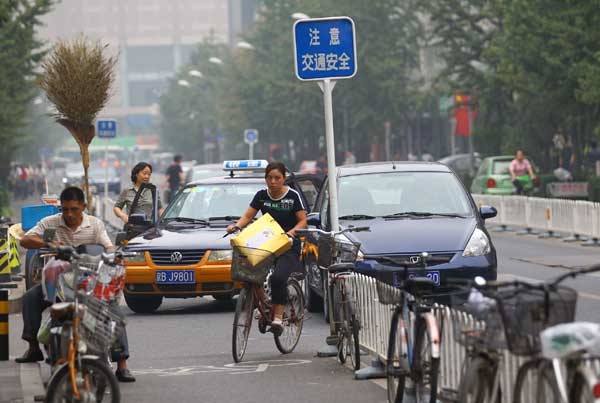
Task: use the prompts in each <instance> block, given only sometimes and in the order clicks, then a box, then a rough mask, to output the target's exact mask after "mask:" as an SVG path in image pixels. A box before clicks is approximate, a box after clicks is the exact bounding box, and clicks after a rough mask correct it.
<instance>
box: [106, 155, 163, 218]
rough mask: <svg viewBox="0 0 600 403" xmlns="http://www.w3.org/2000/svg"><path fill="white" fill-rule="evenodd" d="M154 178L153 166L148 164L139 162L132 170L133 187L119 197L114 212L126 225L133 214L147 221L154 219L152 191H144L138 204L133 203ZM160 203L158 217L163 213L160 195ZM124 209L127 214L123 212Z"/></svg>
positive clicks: (158, 199)
mask: <svg viewBox="0 0 600 403" xmlns="http://www.w3.org/2000/svg"><path fill="white" fill-rule="evenodd" d="M151 176H152V165H150V164H148V163H147V162H139V163H137V164H136V166H134V167H133V169H132V170H131V182H133V186H132V187H130V188H128V189H125V190H123V191H122V192H121V194H120V195H119V199H118V200H117V202H116V203H115V207H114V212H115V215H116V216H117V217H119V218H120V219H121V220H123V222H124V223H125V224H127V222H128V221H129V216H130V215H131V214H141V213H144V214H145V215H146V219H149V218H150V217H152V214H153V212H154V203H153V200H152V191H151V190H150V189H147V188H146V189H143V190H142V191H141V193H140V195H139V197H138V200H137V203H136V205H135V206H134V205H133V202H134V200H135V198H136V195H137V194H138V192H139V190H140V188H141V186H142V184H144V183H150V177H151ZM156 197H157V203H158V216H159V217H160V216H161V215H162V212H163V208H162V204H161V201H160V198H159V197H158V193H157V195H156ZM123 207H125V210H126V211H127V212H124V211H123Z"/></svg>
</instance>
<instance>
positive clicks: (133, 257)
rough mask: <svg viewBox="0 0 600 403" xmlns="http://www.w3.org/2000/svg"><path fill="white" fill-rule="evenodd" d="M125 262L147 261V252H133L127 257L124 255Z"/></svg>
mask: <svg viewBox="0 0 600 403" xmlns="http://www.w3.org/2000/svg"><path fill="white" fill-rule="evenodd" d="M123 260H124V261H125V263H146V252H144V251H141V252H133V253H131V254H130V255H128V256H127V257H124V258H123Z"/></svg>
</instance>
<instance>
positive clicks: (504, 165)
mask: <svg viewBox="0 0 600 403" xmlns="http://www.w3.org/2000/svg"><path fill="white" fill-rule="evenodd" d="M510 162H511V161H508V160H506V161H494V165H493V166H492V175H508V174H509V173H510V172H509V170H508V168H509V166H510Z"/></svg>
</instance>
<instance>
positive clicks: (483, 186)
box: [471, 155, 539, 195]
mask: <svg viewBox="0 0 600 403" xmlns="http://www.w3.org/2000/svg"><path fill="white" fill-rule="evenodd" d="M514 158H515V157H514V156H512V155H501V156H495V157H487V158H485V159H484V160H483V161H482V162H481V165H480V166H479V170H478V171H477V175H475V178H474V179H473V182H472V183H471V193H474V194H489V195H513V194H516V192H517V189H516V188H515V185H513V183H512V181H511V179H510V172H509V170H508V169H509V166H510V163H511V161H512V160H513V159H514ZM528 160H529V162H530V163H531V166H532V167H533V171H534V172H535V171H536V168H535V164H534V163H533V161H531V159H529V158H528ZM517 179H519V180H520V181H521V182H522V183H523V188H524V189H525V194H532V193H534V192H535V191H537V190H538V187H539V183H538V181H537V178H536V180H533V181H532V180H531V178H530V177H529V175H523V176H519V177H517Z"/></svg>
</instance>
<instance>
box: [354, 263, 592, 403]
mask: <svg viewBox="0 0 600 403" xmlns="http://www.w3.org/2000/svg"><path fill="white" fill-rule="evenodd" d="M352 281H353V284H352V287H351V290H352V292H353V293H354V299H355V301H356V305H357V311H358V314H359V318H360V324H361V329H360V336H359V337H360V345H361V347H362V348H363V349H365V350H367V351H368V352H369V353H371V354H372V355H373V356H375V357H376V358H378V359H379V361H380V362H382V363H385V362H386V359H387V347H388V338H389V332H390V323H391V318H392V311H393V309H394V308H393V306H390V305H383V304H381V303H380V302H379V300H378V296H377V280H375V279H374V278H372V277H368V276H365V275H362V274H356V275H354V276H353V277H352ZM388 287H390V286H388ZM437 317H438V323H440V324H441V329H442V342H441V346H440V352H441V357H440V377H439V380H438V382H439V383H438V387H439V390H440V391H441V397H442V400H447V399H450V400H452V399H455V398H456V392H457V391H458V387H459V384H460V380H461V377H462V375H463V371H464V361H465V355H466V354H465V348H464V347H463V346H461V345H460V344H458V343H457V342H456V340H455V338H454V334H455V333H454V328H453V326H461V327H464V326H465V325H469V323H472V321H474V320H475V319H473V317H471V316H470V315H468V314H466V313H464V312H452V308H450V307H448V306H443V305H437ZM457 318H459V320H458V321H457V320H456V319H457ZM412 323H414V321H413V322H412ZM526 360H527V357H518V356H516V355H513V354H511V353H510V352H509V351H508V350H506V351H504V354H503V357H502V362H501V371H502V372H501V381H500V387H501V388H502V403H512V398H513V387H514V384H515V381H516V377H517V372H518V370H519V367H520V366H521V365H522V364H523V363H524V362H525V361H526ZM588 365H589V366H590V367H592V369H593V370H594V371H595V373H597V374H600V359H595V360H593V361H589V362H588ZM530 378H531V377H530ZM529 381H530V382H529V383H528V384H527V385H526V388H527V391H526V393H527V396H528V397H529V398H527V399H526V400H525V401H528V402H534V401H535V390H534V387H535V385H534V382H531V381H532V380H531V379H529Z"/></svg>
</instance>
